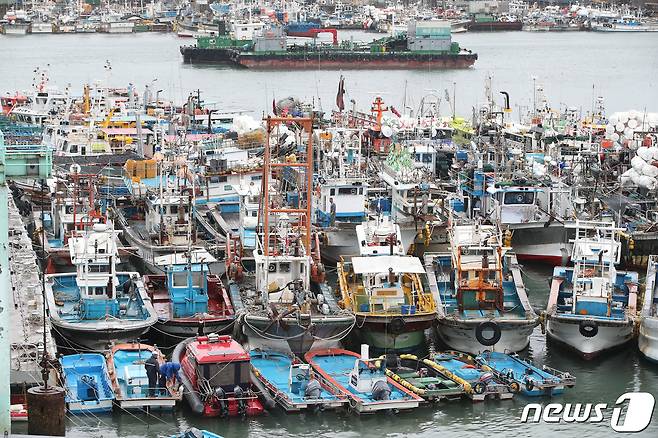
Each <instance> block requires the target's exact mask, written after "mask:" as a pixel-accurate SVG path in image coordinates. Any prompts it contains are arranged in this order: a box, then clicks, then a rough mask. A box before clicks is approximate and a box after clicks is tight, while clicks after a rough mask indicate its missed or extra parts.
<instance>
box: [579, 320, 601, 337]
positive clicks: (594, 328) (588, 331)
mask: <svg viewBox="0 0 658 438" xmlns="http://www.w3.org/2000/svg"><path fill="white" fill-rule="evenodd" d="M578 331H580V334H581V335H583V336H584V337H586V338H593V337H594V336H596V335H597V334H598V333H599V325H598V324H597V323H596V322H594V321H580V324H578Z"/></svg>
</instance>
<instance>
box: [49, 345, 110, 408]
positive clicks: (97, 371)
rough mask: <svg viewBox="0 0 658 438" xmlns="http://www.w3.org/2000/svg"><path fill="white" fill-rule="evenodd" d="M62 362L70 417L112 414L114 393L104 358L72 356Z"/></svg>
mask: <svg viewBox="0 0 658 438" xmlns="http://www.w3.org/2000/svg"><path fill="white" fill-rule="evenodd" d="M59 362H60V364H61V366H62V380H63V385H64V388H65V389H66V397H65V399H66V408H67V409H68V411H69V412H70V413H72V414H77V413H87V412H99V413H100V412H111V411H112V402H113V401H114V392H113V391H112V385H111V383H110V376H109V375H108V372H107V366H106V365H105V357H104V356H103V355H102V354H95V353H85V354H71V355H68V356H62V357H61V358H60V359H59Z"/></svg>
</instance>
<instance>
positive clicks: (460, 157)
mask: <svg viewBox="0 0 658 438" xmlns="http://www.w3.org/2000/svg"><path fill="white" fill-rule="evenodd" d="M455 158H456V159H457V161H468V152H466V151H457V153H455Z"/></svg>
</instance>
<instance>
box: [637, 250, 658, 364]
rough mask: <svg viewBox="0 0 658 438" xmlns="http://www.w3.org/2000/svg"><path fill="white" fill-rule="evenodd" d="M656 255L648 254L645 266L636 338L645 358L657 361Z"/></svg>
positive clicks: (657, 288)
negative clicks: (644, 284) (645, 272)
mask: <svg viewBox="0 0 658 438" xmlns="http://www.w3.org/2000/svg"><path fill="white" fill-rule="evenodd" d="M657 275H658V256H650V257H649V263H648V266H647V277H646V280H645V282H646V286H645V289H644V302H643V303H642V313H641V314H640V318H641V319H640V331H639V335H638V339H637V344H638V347H639V348H640V352H641V353H642V354H643V355H644V357H646V358H647V359H649V360H651V361H654V362H658V282H657V281H656V280H657V279H658V276H657Z"/></svg>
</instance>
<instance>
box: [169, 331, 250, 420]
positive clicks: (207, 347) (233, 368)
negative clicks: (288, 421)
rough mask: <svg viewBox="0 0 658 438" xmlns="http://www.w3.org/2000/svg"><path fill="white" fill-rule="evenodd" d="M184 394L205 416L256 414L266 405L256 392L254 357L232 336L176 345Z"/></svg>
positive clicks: (174, 353)
mask: <svg viewBox="0 0 658 438" xmlns="http://www.w3.org/2000/svg"><path fill="white" fill-rule="evenodd" d="M172 360H173V362H175V363H180V365H181V372H180V378H181V382H182V383H183V386H184V387H185V390H184V395H185V399H186V400H187V402H188V404H189V405H190V407H191V408H192V411H193V412H194V413H195V414H198V415H203V416H204V417H235V416H255V415H260V414H262V413H263V405H262V404H261V402H260V400H258V395H257V394H256V393H255V392H254V390H253V389H252V385H251V377H250V357H249V353H247V352H246V351H245V350H244V348H242V346H241V345H240V344H239V343H238V342H236V341H234V340H233V339H232V338H231V337H230V336H219V335H217V334H210V335H208V336H198V337H196V338H188V339H186V340H185V341H183V342H181V343H180V344H178V345H177V346H176V348H175V349H174V352H173V354H172Z"/></svg>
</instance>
